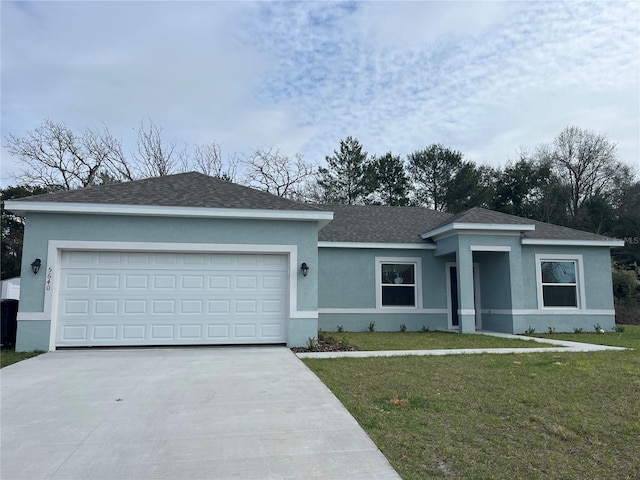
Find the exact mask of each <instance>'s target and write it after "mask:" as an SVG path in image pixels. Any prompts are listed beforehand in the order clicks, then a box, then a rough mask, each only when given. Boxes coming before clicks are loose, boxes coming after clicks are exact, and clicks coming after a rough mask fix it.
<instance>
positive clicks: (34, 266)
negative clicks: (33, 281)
mask: <svg viewBox="0 0 640 480" xmlns="http://www.w3.org/2000/svg"><path fill="white" fill-rule="evenodd" d="M41 265H42V260H40V259H39V258H36V259H35V260H34V261H33V263H32V264H31V271H32V272H33V274H34V275H37V274H38V272H39V271H40V266H41Z"/></svg>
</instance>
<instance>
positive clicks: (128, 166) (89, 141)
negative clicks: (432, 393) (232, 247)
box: [2, 120, 640, 298]
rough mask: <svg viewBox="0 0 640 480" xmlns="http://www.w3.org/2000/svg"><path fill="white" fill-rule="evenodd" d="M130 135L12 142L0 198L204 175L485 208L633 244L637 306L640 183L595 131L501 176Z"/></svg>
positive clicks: (12, 260)
mask: <svg viewBox="0 0 640 480" xmlns="http://www.w3.org/2000/svg"><path fill="white" fill-rule="evenodd" d="M135 133H136V138H135V149H134V151H133V152H131V153H130V154H128V155H127V154H125V153H124V149H123V145H122V142H121V141H120V140H119V139H117V138H116V137H115V136H114V135H113V134H112V133H111V132H110V131H109V129H108V128H107V127H106V126H103V127H101V128H87V129H85V130H84V131H79V132H77V131H73V130H71V129H70V128H68V127H66V126H65V125H64V124H62V123H57V122H54V121H51V120H45V121H44V122H43V123H42V124H41V125H40V126H39V127H37V128H36V129H34V130H32V131H29V132H27V133H26V135H23V136H17V135H13V134H9V135H8V136H6V137H5V139H4V141H5V148H6V150H7V151H8V152H9V153H10V154H11V155H12V156H13V157H14V158H15V159H16V160H17V161H18V163H19V165H20V166H21V171H20V173H18V174H16V175H15V178H14V180H15V182H16V185H17V186H13V187H8V188H6V189H4V190H2V198H3V200H4V199H9V198H19V197H21V196H26V195H32V194H36V193H43V192H47V191H58V190H72V189H76V188H84V187H87V186H92V185H102V184H107V183H113V182H124V181H131V180H136V179H141V178H148V177H155V176H162V175H169V174H172V173H178V172H185V171H199V172H202V173H205V174H207V175H211V176H215V177H219V178H222V179H225V180H229V181H234V182H237V183H240V184H244V185H247V186H251V187H253V188H257V189H259V190H263V191H266V192H269V193H272V194H275V195H279V196H282V197H286V198H291V199H294V200H298V201H304V202H313V203H323V204H325V203H348V204H378V205H392V206H393V205H411V206H422V207H427V208H431V209H435V210H439V211H443V212H449V213H457V212H460V211H463V210H465V209H467V208H471V207H475V206H479V207H485V208H489V209H492V210H496V211H500V212H505V213H509V214H513V215H518V216H521V217H525V218H531V219H536V220H540V221H544V222H550V223H555V224H558V225H564V226H568V227H572V228H577V229H581V230H586V231H590V232H594V233H598V234H601V235H607V236H612V237H616V238H620V239H624V240H625V241H626V246H625V247H624V248H619V249H614V251H613V256H614V259H615V261H616V264H617V265H618V267H619V268H618V273H620V275H622V277H624V278H622V280H621V279H620V278H618V281H617V284H619V283H620V282H622V283H624V286H623V287H620V288H619V290H621V292H618V293H619V295H618V296H619V297H621V296H624V295H625V294H624V292H627V293H629V292H631V293H629V295H627V296H630V297H633V298H637V296H638V285H637V273H638V272H637V269H638V267H637V265H638V262H639V261H640V182H639V181H638V178H637V176H636V173H637V172H634V171H633V169H632V168H631V167H630V166H629V165H627V164H626V163H624V162H622V161H620V160H619V159H618V158H617V155H616V145H615V143H613V142H611V141H610V140H609V139H608V138H607V137H606V136H605V135H603V134H600V133H597V132H592V131H589V130H585V129H581V128H579V127H576V126H567V127H565V128H564V129H563V130H562V131H561V132H560V133H559V134H558V135H557V136H556V137H555V138H553V139H552V140H551V141H550V142H549V143H543V144H540V145H538V146H537V147H536V148H535V149H534V150H533V151H531V152H528V151H521V152H520V153H519V158H517V159H516V160H511V161H509V162H508V163H507V164H506V165H504V166H502V167H493V166H488V165H477V164H476V163H475V162H473V161H472V160H469V159H467V158H465V156H464V155H463V153H462V152H460V151H457V150H455V149H452V148H450V147H447V146H445V145H442V144H439V143H433V144H429V145H427V146H426V147H424V148H421V149H417V150H415V151H413V152H412V153H410V154H408V155H407V156H406V158H402V157H401V156H400V155H397V154H394V153H393V152H387V153H384V154H371V155H370V154H369V153H368V152H366V151H365V149H364V146H363V145H362V144H361V143H360V141H359V140H358V139H357V138H354V137H351V136H348V137H346V138H344V139H342V140H340V143H339V145H338V147H337V148H336V149H335V150H334V151H333V154H332V155H327V156H326V157H325V162H324V165H322V166H319V165H317V164H315V163H313V162H310V161H308V160H306V159H305V158H304V157H303V156H302V155H300V154H295V155H293V156H289V155H285V154H283V153H282V152H281V151H280V150H279V149H277V148H275V147H265V148H260V149H256V150H253V151H251V152H250V153H249V154H247V155H243V156H240V155H238V154H236V153H232V154H230V155H229V154H228V155H223V152H222V149H221V147H220V145H219V144H217V143H216V142H215V141H212V142H210V143H207V144H200V145H190V146H189V145H184V144H183V145H180V144H178V142H177V141H176V140H167V139H166V138H165V136H164V135H163V130H162V128H161V127H159V126H157V125H156V124H155V123H153V121H151V120H143V121H141V122H140V124H139V126H138V128H137V129H136V130H135ZM2 219H3V225H2V278H7V277H10V276H12V275H14V274H16V272H17V270H16V268H17V269H18V270H19V251H18V244H19V243H20V241H21V240H20V238H21V237H20V236H21V227H22V222H21V219H19V218H15V217H13V216H11V215H9V214H8V213H5V212H4V211H3V215H2ZM614 273H615V272H614ZM620 275H618V277H620ZM614 277H615V275H614ZM632 280H633V281H635V282H636V283H633V281H632ZM625 282H626V283H625ZM622 290H624V292H622Z"/></svg>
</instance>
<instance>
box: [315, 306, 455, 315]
mask: <svg viewBox="0 0 640 480" xmlns="http://www.w3.org/2000/svg"><path fill="white" fill-rule="evenodd" d="M447 311H448V310H447V309H446V308H421V309H415V308H411V307H408V308H399V307H398V308H393V307H389V308H319V309H318V312H319V313H320V314H321V315H322V314H323V313H325V314H331V313H336V314H350V313H353V314H363V315H368V314H372V313H384V314H387V313H410V314H412V315H415V314H420V315H425V314H434V315H436V314H437V315H446V313H447Z"/></svg>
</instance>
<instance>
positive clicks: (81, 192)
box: [20, 172, 321, 211]
mask: <svg viewBox="0 0 640 480" xmlns="http://www.w3.org/2000/svg"><path fill="white" fill-rule="evenodd" d="M20 201H26V202H63V203H97V204H112V205H154V206H165V207H201V208H242V209H244V208H246V209H259V210H309V211H320V210H321V209H320V208H318V207H317V206H314V205H309V204H305V203H300V202H295V201H293V200H288V199H286V198H281V197H278V196H276V195H272V194H270V193H265V192H261V191H259V190H255V189H253V188H249V187H244V186H242V185H238V184H235V183H231V182H226V181H224V180H220V179H218V178H215V177H209V176H208V175H204V174H202V173H197V172H188V173H179V174H176V175H167V176H163V177H154V178H147V179H144V180H137V181H133V182H125V183H114V184H109V185H100V186H96V187H88V188H82V189H78V190H71V191H65V192H55V193H47V194H44V195H35V196H33V197H27V198H21V199H20Z"/></svg>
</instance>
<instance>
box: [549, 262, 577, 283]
mask: <svg viewBox="0 0 640 480" xmlns="http://www.w3.org/2000/svg"><path fill="white" fill-rule="evenodd" d="M541 268H542V283H576V264H575V262H541Z"/></svg>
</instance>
